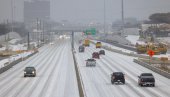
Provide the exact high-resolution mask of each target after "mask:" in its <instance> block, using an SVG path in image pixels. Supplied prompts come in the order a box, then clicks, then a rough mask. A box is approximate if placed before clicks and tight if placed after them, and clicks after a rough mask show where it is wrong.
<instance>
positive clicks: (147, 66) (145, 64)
mask: <svg viewBox="0 0 170 97" xmlns="http://www.w3.org/2000/svg"><path fill="white" fill-rule="evenodd" d="M133 61H134V62H135V63H137V64H139V65H141V66H144V67H146V68H148V69H150V70H152V71H154V72H156V73H158V74H160V75H162V76H164V77H166V78H169V79H170V73H168V72H166V71H163V70H161V69H159V68H156V67H154V66H151V65H149V64H147V63H145V62H142V61H141V60H138V59H134V60H133Z"/></svg>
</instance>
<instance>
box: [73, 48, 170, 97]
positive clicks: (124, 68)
mask: <svg viewBox="0 0 170 97" xmlns="http://www.w3.org/2000/svg"><path fill="white" fill-rule="evenodd" d="M99 50H100V49H96V48H95V46H94V45H91V46H90V47H86V48H85V52H84V53H79V52H78V45H77V46H76V51H77V53H76V58H77V61H78V66H79V69H80V73H81V76H82V80H83V87H84V91H85V95H86V96H87V97H169V96H170V92H169V91H170V79H167V78H165V77H163V76H161V75H159V74H157V73H154V72H152V71H151V70H149V69H146V68H144V67H142V66H140V65H138V64H136V63H134V62H133V59H134V58H133V57H129V56H124V55H120V54H117V53H114V52H110V51H106V55H101V57H100V59H96V60H97V61H96V62H97V65H96V67H86V64H85V60H86V59H88V58H91V57H92V52H94V51H99ZM116 71H121V72H123V73H125V80H126V83H125V85H115V84H114V85H112V84H111V76H110V74H111V73H112V72H116ZM143 72H149V73H152V74H153V75H154V77H155V79H156V86H155V87H140V86H138V83H137V81H138V77H137V76H139V75H140V74H141V73H143Z"/></svg>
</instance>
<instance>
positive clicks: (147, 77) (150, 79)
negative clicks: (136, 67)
mask: <svg viewBox="0 0 170 97" xmlns="http://www.w3.org/2000/svg"><path fill="white" fill-rule="evenodd" d="M138 78H139V79H138V85H140V86H144V85H145V86H153V87H154V86H155V78H154V76H153V75H152V73H142V74H141V75H140V76H138Z"/></svg>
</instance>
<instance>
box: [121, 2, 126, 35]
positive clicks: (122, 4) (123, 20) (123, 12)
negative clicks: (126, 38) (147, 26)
mask: <svg viewBox="0 0 170 97" xmlns="http://www.w3.org/2000/svg"><path fill="white" fill-rule="evenodd" d="M121 5H122V33H121V34H123V33H124V23H125V21H124V1H123V0H122V3H121Z"/></svg>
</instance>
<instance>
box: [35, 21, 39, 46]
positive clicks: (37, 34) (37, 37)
mask: <svg viewBox="0 0 170 97" xmlns="http://www.w3.org/2000/svg"><path fill="white" fill-rule="evenodd" d="M38 31H39V19H38V18H37V31H36V39H37V41H38V47H39V32H38Z"/></svg>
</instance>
